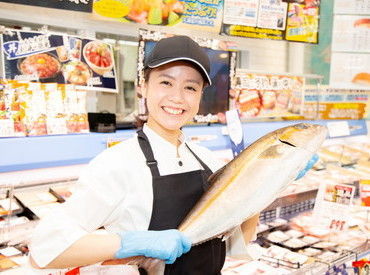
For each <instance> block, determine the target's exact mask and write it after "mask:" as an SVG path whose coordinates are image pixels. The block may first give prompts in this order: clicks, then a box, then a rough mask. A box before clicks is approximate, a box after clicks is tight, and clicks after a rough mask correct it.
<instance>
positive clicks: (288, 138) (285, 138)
mask: <svg viewBox="0 0 370 275" xmlns="http://www.w3.org/2000/svg"><path fill="white" fill-rule="evenodd" d="M326 135H327V128H326V127H325V126H322V125H318V124H310V123H299V124H295V125H292V126H288V127H285V128H282V129H280V130H279V131H277V134H276V138H277V139H279V140H280V142H282V143H285V144H288V145H290V146H294V147H297V148H300V149H305V150H307V151H310V152H313V153H314V152H316V151H317V150H318V149H319V148H320V146H321V144H322V143H323V142H324V140H325V138H326Z"/></svg>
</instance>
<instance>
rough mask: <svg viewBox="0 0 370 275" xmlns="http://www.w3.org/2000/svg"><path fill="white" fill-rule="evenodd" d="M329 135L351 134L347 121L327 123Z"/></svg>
mask: <svg viewBox="0 0 370 275" xmlns="http://www.w3.org/2000/svg"><path fill="white" fill-rule="evenodd" d="M326 126H327V127H328V132H329V137H331V138H333V137H345V136H349V135H350V134H351V132H350V130H349V125H348V122H347V121H333V122H328V123H327V124H326Z"/></svg>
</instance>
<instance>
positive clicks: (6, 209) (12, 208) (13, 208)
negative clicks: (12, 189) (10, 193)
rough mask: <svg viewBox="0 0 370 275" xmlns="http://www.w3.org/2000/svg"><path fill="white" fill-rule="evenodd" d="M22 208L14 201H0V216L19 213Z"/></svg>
mask: <svg viewBox="0 0 370 275" xmlns="http://www.w3.org/2000/svg"><path fill="white" fill-rule="evenodd" d="M21 210H22V207H21V206H20V205H19V204H18V203H17V201H16V200H15V199H2V200H0V216H2V215H8V214H11V213H12V212H20V211H21Z"/></svg>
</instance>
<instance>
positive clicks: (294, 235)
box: [284, 229, 303, 238]
mask: <svg viewBox="0 0 370 275" xmlns="http://www.w3.org/2000/svg"><path fill="white" fill-rule="evenodd" d="M284 233H285V234H286V235H288V236H290V237H292V238H299V237H302V236H303V233H302V232H301V231H298V230H294V229H290V230H288V231H286V232H284Z"/></svg>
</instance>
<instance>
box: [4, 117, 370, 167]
mask: <svg viewBox="0 0 370 275" xmlns="http://www.w3.org/2000/svg"><path fill="white" fill-rule="evenodd" d="M299 122H303V121H296V120H295V121H293V120H291V121H269V122H248V123H243V131H244V143H245V144H246V145H248V144H250V143H252V142H254V141H255V140H257V139H258V138H260V137H262V136H264V135H265V134H267V133H269V132H271V131H274V130H276V129H278V128H282V127H286V126H289V125H292V124H296V123H299ZM304 122H310V123H316V124H321V125H326V124H327V123H328V121H304ZM348 123H349V125H350V129H351V135H364V134H367V128H366V121H365V120H350V121H348ZM224 128H225V125H222V124H211V125H193V126H187V127H184V128H183V130H184V132H185V134H186V135H187V136H188V137H190V138H191V137H192V136H204V137H207V138H206V140H203V141H200V142H199V144H200V145H202V146H205V147H208V148H209V149H210V150H224V149H228V148H230V141H229V138H228V136H226V135H223V131H224ZM134 133H135V130H132V129H130V130H119V131H117V132H115V133H89V134H71V135H56V136H38V137H18V138H0V148H2V158H1V159H0V173H2V172H11V171H21V170H26V169H36V168H46V167H56V166H66V165H75V164H85V163H88V162H89V161H90V160H91V159H92V158H94V157H95V156H96V155H97V154H99V153H100V152H102V151H103V150H104V149H105V148H106V143H107V141H108V139H127V138H130V137H132V136H133V135H134Z"/></svg>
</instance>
